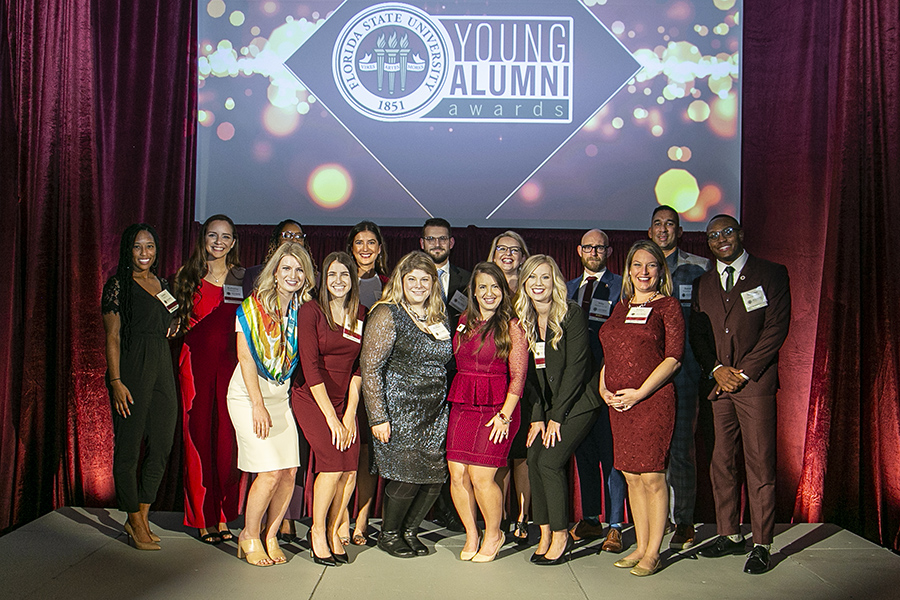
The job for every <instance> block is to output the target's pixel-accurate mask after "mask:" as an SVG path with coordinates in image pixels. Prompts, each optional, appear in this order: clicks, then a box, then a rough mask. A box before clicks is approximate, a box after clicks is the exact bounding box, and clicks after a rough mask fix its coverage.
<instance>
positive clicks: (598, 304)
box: [588, 298, 612, 321]
mask: <svg viewBox="0 0 900 600" xmlns="http://www.w3.org/2000/svg"><path fill="white" fill-rule="evenodd" d="M610 311H612V302H610V301H609V300H599V299H597V298H594V299H593V300H591V311H590V313H588V319H590V320H591V321H605V320H606V319H607V318H608V317H609V313H610Z"/></svg>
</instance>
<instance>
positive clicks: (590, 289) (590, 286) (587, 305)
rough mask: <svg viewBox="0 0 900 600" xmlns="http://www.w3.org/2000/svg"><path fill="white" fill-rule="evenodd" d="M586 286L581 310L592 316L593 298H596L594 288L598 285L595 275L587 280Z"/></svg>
mask: <svg viewBox="0 0 900 600" xmlns="http://www.w3.org/2000/svg"><path fill="white" fill-rule="evenodd" d="M585 282H586V283H585V284H584V296H582V297H581V310H583V311H584V312H585V313H587V314H590V312H591V298H593V296H594V286H595V285H596V284H597V278H596V277H594V276H593V275H592V276H590V277H588V278H587V279H585Z"/></svg>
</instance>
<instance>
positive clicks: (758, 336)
mask: <svg viewBox="0 0 900 600" xmlns="http://www.w3.org/2000/svg"><path fill="white" fill-rule="evenodd" d="M706 237H707V241H708V243H709V249H710V250H711V251H712V253H713V256H715V257H716V265H715V268H714V269H712V270H711V271H709V272H707V273H705V274H703V275H701V276H700V277H699V278H698V279H697V280H696V281H695V282H694V289H693V293H692V298H691V302H692V305H691V321H690V331H691V335H690V338H691V346H692V347H693V349H694V356H696V357H697V362H698V363H699V365H700V369H701V374H702V375H701V380H700V391H701V397H702V398H703V397H705V398H708V399H709V400H711V401H712V416H713V426H714V428H715V444H714V447H713V452H712V465H711V467H710V477H711V479H712V486H713V496H714V497H715V502H716V528H717V530H718V534H719V535H718V537H716V538H715V540H714V541H713V542H712V543H711V544H708V545H706V546H704V547H703V548H702V549H701V550H700V553H699V554H700V556H704V557H708V558H718V557H720V556H726V555H728V554H743V553H744V537H743V535H741V528H740V511H741V480H740V479H739V478H738V465H737V458H738V456H739V453H740V452H741V451H743V454H744V465H745V470H746V473H747V496H748V500H749V504H750V520H751V522H752V531H753V544H754V545H753V549H752V550H751V551H750V556H749V558H748V559H747V563H746V564H745V565H744V572H746V573H751V574H759V573H765V572H766V571H768V570H769V552H770V546H771V544H772V537H773V535H774V530H775V460H776V453H775V451H776V433H777V419H776V405H775V392H776V391H777V389H778V350H779V349H780V348H781V345H782V344H783V343H784V340H785V338H786V337H787V334H788V326H789V325H790V322H791V289H790V282H789V279H788V272H787V269H786V268H785V267H784V266H783V265H779V264H776V263H773V262H769V261H767V260H763V259H761V258H757V257H756V256H752V255H750V254H748V253H747V252H746V251H745V250H744V231H743V229H741V225H740V223H738V222H737V220H736V219H735V218H734V217H731V216H728V215H717V216H715V217H713V218H712V219H711V220H710V222H709V224H708V225H707V226H706Z"/></svg>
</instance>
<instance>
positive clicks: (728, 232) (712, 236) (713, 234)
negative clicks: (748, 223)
mask: <svg viewBox="0 0 900 600" xmlns="http://www.w3.org/2000/svg"><path fill="white" fill-rule="evenodd" d="M737 230H738V228H737V227H726V228H725V229H722V230H720V231H710V232H709V233H707V234H706V239H708V240H709V241H711V242H714V241H716V240H717V239H719V238H720V237H722V236H723V235H724V236H725V237H731V236H732V234H733V233H734V232H735V231H737Z"/></svg>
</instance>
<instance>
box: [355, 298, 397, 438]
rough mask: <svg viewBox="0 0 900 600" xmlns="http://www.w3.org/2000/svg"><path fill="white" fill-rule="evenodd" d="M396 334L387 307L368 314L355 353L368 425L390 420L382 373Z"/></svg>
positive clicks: (380, 306)
mask: <svg viewBox="0 0 900 600" xmlns="http://www.w3.org/2000/svg"><path fill="white" fill-rule="evenodd" d="M396 337H397V333H396V331H395V330H394V315H393V314H392V313H391V309H390V307H389V306H387V305H385V304H381V305H379V306H377V307H375V310H373V311H372V312H370V313H369V317H368V319H366V329H365V333H364V334H363V340H362V349H361V350H360V353H359V367H360V372H361V374H362V391H363V399H364V400H365V403H366V411H367V412H368V414H369V425H371V426H375V425H381V424H382V423H386V422H388V421H390V420H391V416H390V415H389V414H388V413H387V405H386V403H385V398H384V394H385V381H384V369H385V365H386V364H387V361H388V358H390V356H391V352H392V351H393V349H394V341H395V339H396Z"/></svg>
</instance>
